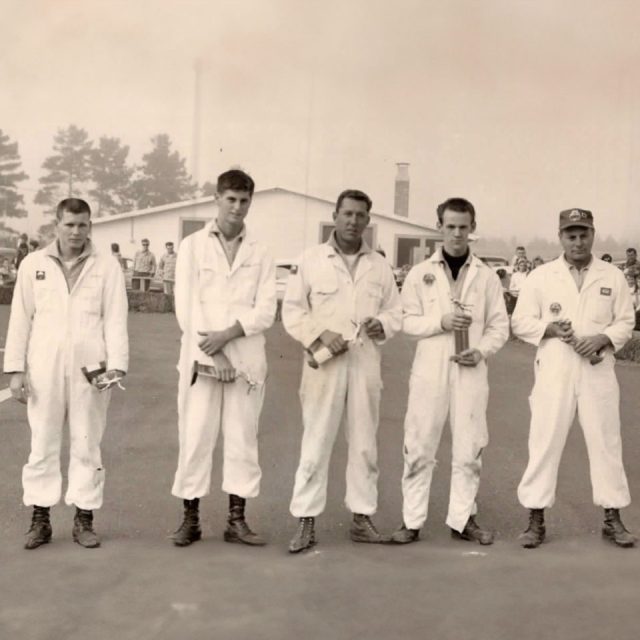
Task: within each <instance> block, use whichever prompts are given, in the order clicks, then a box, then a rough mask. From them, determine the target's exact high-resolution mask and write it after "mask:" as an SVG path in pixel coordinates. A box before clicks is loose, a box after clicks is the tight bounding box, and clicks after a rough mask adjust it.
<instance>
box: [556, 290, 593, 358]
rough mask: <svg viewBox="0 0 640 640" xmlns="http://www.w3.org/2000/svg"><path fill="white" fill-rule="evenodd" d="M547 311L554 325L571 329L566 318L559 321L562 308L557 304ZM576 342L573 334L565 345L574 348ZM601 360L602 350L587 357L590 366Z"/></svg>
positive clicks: (569, 322) (569, 321)
mask: <svg viewBox="0 0 640 640" xmlns="http://www.w3.org/2000/svg"><path fill="white" fill-rule="evenodd" d="M549 311H551V315H552V317H553V318H554V320H553V322H554V324H557V325H559V326H560V327H562V328H563V329H571V320H567V319H566V318H565V319H560V311H562V307H561V306H560V303H559V302H553V303H552V304H551V305H550V306H549ZM577 342H578V338H577V336H576V335H575V334H574V335H573V336H571V338H570V340H568V341H567V344H568V345H570V346H572V347H575V346H576V343H577ZM603 360H604V356H603V355H602V349H601V350H600V351H598V352H596V353H594V354H593V355H592V356H590V357H589V363H590V364H591V365H594V364H598V363H599V362H602V361H603Z"/></svg>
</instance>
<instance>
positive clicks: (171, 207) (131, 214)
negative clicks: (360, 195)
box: [92, 187, 439, 233]
mask: <svg viewBox="0 0 640 640" xmlns="http://www.w3.org/2000/svg"><path fill="white" fill-rule="evenodd" d="M268 193H285V194H290V195H294V196H297V197H300V198H307V199H310V200H315V201H316V202H324V203H326V204H329V205H331V206H333V205H334V204H335V203H334V202H333V201H332V200H327V199H326V198H320V197H318V196H312V195H308V194H306V193H300V192H299V191H293V190H291V189H283V188H282V187H271V188H269V189H260V190H258V191H256V192H255V193H254V198H255V197H256V196H259V195H261V194H268ZM214 200H215V198H214V197H213V196H207V197H206V198H196V199H194V200H183V201H181V202H173V203H171V204H163V205H160V206H159V207H151V208H149V209H138V210H135V211H128V212H126V213H118V214H115V215H112V216H104V217H102V218H94V219H93V220H92V224H94V225H96V224H98V225H99V224H105V223H107V222H111V221H115V220H126V219H128V218H137V217H140V216H147V215H151V214H153V213H166V212H168V211H175V210H178V209H184V208H187V207H191V206H193V205H198V204H207V203H208V202H213V201H214ZM371 216H372V217H374V218H382V219H384V220H391V221H393V222H399V223H401V224H405V225H409V226H412V227H417V228H418V229H420V230H422V231H426V232H430V233H439V231H437V230H436V229H433V228H432V227H428V226H426V225H424V224H420V223H419V222H415V221H414V220H411V219H408V218H403V217H401V216H396V215H389V214H386V213H379V212H377V211H371Z"/></svg>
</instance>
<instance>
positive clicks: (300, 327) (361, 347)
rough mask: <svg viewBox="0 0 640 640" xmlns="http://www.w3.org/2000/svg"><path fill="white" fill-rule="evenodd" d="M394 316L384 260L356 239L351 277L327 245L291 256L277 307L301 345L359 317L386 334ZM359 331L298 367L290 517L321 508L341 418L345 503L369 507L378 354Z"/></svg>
mask: <svg viewBox="0 0 640 640" xmlns="http://www.w3.org/2000/svg"><path fill="white" fill-rule="evenodd" d="M401 314H402V311H401V306H400V297H399V295H398V289H397V287H396V284H395V280H394V278H393V273H392V271H391V269H390V267H389V265H388V263H387V262H386V261H385V260H384V258H382V256H380V255H379V254H378V253H375V252H373V251H371V250H370V249H369V248H368V247H366V245H365V244H364V243H363V246H362V249H361V255H360V257H359V259H358V263H357V269H356V272H355V277H353V278H352V276H351V274H350V272H349V270H348V269H347V266H346V265H345V263H344V260H343V259H342V257H341V256H340V255H339V254H338V253H337V252H336V249H335V248H334V246H333V245H332V244H330V243H326V244H321V245H318V246H316V247H312V248H310V249H308V250H307V251H306V252H305V253H304V254H303V255H302V257H301V258H300V259H299V261H298V269H297V273H292V274H291V275H290V277H289V281H288V283H287V290H286V293H285V297H284V302H283V307H282V320H283V323H284V327H285V329H286V330H287V332H288V333H289V334H290V335H291V336H292V337H293V338H294V339H295V340H297V341H298V342H300V343H302V345H303V346H304V347H305V348H308V347H309V346H310V345H311V344H312V343H313V342H314V341H315V340H316V339H317V338H318V336H319V335H320V334H321V333H322V332H323V331H325V330H330V331H335V332H336V333H339V334H341V335H342V336H343V337H344V338H348V337H349V336H351V335H352V334H353V332H354V327H355V326H356V324H357V323H359V322H361V321H362V320H364V319H365V318H367V317H375V318H377V319H378V320H379V321H380V322H381V323H382V326H383V327H384V332H385V339H389V338H391V337H392V336H393V335H394V334H395V333H396V332H397V331H398V330H399V329H400V322H401ZM361 335H362V343H360V342H358V341H356V342H355V343H353V344H351V345H350V347H349V350H348V351H347V352H346V353H343V354H340V355H339V356H335V357H333V358H331V359H330V360H328V361H327V362H325V363H324V364H321V365H320V367H319V368H318V369H312V368H311V367H309V366H307V365H306V364H305V365H303V372H302V381H301V384H300V401H301V404H302V420H303V424H304V434H303V436H302V446H301V452H300V464H299V466H298V470H297V472H296V478H295V487H294V490H293V497H292V499H291V505H290V510H291V513H292V515H293V516H294V517H296V518H302V517H311V516H317V515H319V514H320V513H322V512H323V511H324V508H325V504H326V498H327V474H328V470H329V461H330V458H331V451H332V449H333V443H334V441H335V437H336V434H337V432H338V429H339V427H340V424H341V422H342V421H343V419H344V422H345V423H346V436H347V441H348V447H349V449H348V463H347V472H346V481H347V491H346V498H345V502H346V505H347V508H348V509H349V510H350V511H351V512H352V513H361V514H365V515H372V514H373V513H375V511H376V508H377V503H378V490H377V480H378V462H377V461H378V454H377V444H376V433H377V429H378V417H379V404H380V394H381V390H382V379H381V376H380V351H379V348H378V346H377V345H376V344H375V343H374V342H373V341H372V340H370V339H369V338H368V337H367V336H366V335H365V332H364V330H363V331H362V332H361ZM382 342H384V341H382Z"/></svg>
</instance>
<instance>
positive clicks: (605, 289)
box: [600, 287, 611, 296]
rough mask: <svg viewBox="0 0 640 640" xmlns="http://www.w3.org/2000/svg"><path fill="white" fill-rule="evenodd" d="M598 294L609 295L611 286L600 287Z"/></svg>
mask: <svg viewBox="0 0 640 640" xmlns="http://www.w3.org/2000/svg"><path fill="white" fill-rule="evenodd" d="M600 295H601V296H610V295H611V288H610V287H600Z"/></svg>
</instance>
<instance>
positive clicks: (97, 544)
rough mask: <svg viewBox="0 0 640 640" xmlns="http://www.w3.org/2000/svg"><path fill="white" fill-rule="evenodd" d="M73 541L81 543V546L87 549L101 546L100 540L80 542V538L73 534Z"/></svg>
mask: <svg viewBox="0 0 640 640" xmlns="http://www.w3.org/2000/svg"><path fill="white" fill-rule="evenodd" d="M73 541H74V542H75V543H76V544H79V545H80V546H81V547H84V548H85V549H97V548H98V547H99V546H100V541H98V542H96V543H95V544H82V542H80V540H78V538H76V537H75V536H73Z"/></svg>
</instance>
